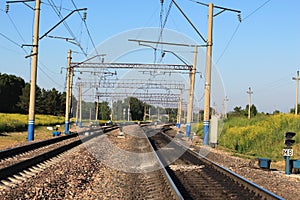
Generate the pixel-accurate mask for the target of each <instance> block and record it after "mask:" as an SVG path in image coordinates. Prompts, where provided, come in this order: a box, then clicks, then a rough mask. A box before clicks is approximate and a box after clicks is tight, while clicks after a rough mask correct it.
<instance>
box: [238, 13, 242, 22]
mask: <svg viewBox="0 0 300 200" xmlns="http://www.w3.org/2000/svg"><path fill="white" fill-rule="evenodd" d="M237 16H238V19H239V22H242V18H241V14H238V15H237Z"/></svg>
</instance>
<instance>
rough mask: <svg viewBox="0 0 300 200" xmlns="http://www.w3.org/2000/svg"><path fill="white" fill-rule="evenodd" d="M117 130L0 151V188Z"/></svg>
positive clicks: (81, 134) (85, 133)
mask: <svg viewBox="0 0 300 200" xmlns="http://www.w3.org/2000/svg"><path fill="white" fill-rule="evenodd" d="M116 128H118V127H117V126H105V127H101V128H98V129H89V130H86V131H83V132H80V133H74V134H71V135H66V136H61V137H57V138H52V139H48V140H43V141H40V142H35V143H31V144H28V145H24V146H20V147H16V148H11V149H7V150H3V151H0V182H1V183H0V187H4V188H5V187H7V186H8V187H10V186H14V185H15V184H17V183H20V182H21V181H23V180H25V179H26V178H28V177H30V176H32V175H34V174H35V173H37V172H40V171H42V170H43V169H45V168H46V166H47V165H49V163H50V164H52V163H53V161H54V160H55V158H59V156H60V155H61V154H63V153H64V152H66V151H68V150H70V149H72V148H74V147H76V146H78V145H80V144H82V143H84V142H86V141H88V140H91V139H93V138H95V137H97V136H100V135H101V134H103V133H106V132H109V131H111V130H114V129H116Z"/></svg>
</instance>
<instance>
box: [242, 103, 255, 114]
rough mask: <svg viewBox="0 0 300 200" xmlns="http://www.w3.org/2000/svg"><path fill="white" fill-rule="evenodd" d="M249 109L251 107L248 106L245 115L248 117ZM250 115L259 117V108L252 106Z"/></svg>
mask: <svg viewBox="0 0 300 200" xmlns="http://www.w3.org/2000/svg"><path fill="white" fill-rule="evenodd" d="M248 108H249V105H248V104H247V105H246V109H245V113H244V115H245V116H248ZM250 114H251V116H256V115H257V108H256V106H255V105H254V104H252V105H251V106H250Z"/></svg>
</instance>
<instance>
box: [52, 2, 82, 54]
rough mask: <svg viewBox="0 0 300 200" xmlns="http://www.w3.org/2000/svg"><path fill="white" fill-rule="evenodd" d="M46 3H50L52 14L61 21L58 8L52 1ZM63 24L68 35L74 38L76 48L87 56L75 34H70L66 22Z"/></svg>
mask: <svg viewBox="0 0 300 200" xmlns="http://www.w3.org/2000/svg"><path fill="white" fill-rule="evenodd" d="M48 2H49V3H50V5H51V7H52V9H53V10H54V12H55V13H56V15H57V16H58V17H59V18H60V19H63V17H62V15H61V12H60V11H59V10H58V6H56V5H55V3H54V2H53V0H48ZM63 24H64V26H65V28H66V29H67V30H68V32H69V34H70V35H71V36H72V37H73V38H74V40H75V41H76V43H77V46H78V47H79V48H80V50H81V51H82V52H83V53H84V55H85V56H87V53H86V52H85V51H84V49H83V48H82V46H81V44H80V42H79V41H78V40H77V38H76V36H75V34H74V33H73V32H72V30H71V28H70V27H69V25H68V24H67V22H66V21H63Z"/></svg>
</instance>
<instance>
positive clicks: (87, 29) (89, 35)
mask: <svg viewBox="0 0 300 200" xmlns="http://www.w3.org/2000/svg"><path fill="white" fill-rule="evenodd" d="M71 1H72V4H73V6H74V8H75V9H78V8H77V6H76V4H75V2H74V0H71ZM78 14H79V16H80V18H81V20H82V21H83V23H84V25H85V28H86V31H87V34H88V37H89V39H90V41H91V43H92V45H93V48H94V50H95V52H96V54H97V55H99V53H98V50H97V48H96V45H95V43H94V40H93V38H92V35H91V33H90V31H89V28H88V26H87V23H86V20H85V19H84V18H83V17H82V16H81V14H80V13H78ZM99 59H100V58H99Z"/></svg>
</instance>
